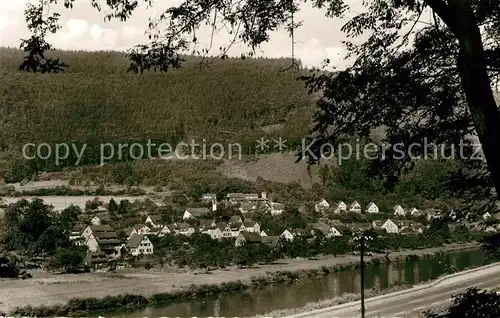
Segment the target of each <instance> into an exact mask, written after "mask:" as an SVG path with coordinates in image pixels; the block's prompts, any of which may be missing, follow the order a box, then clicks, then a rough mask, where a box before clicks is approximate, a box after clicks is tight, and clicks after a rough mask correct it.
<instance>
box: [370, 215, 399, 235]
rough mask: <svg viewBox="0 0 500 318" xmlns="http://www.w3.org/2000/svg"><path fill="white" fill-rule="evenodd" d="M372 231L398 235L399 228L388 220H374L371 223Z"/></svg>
mask: <svg viewBox="0 0 500 318" xmlns="http://www.w3.org/2000/svg"><path fill="white" fill-rule="evenodd" d="M372 226H373V228H374V229H384V230H385V231H386V232H387V233H391V234H398V233H399V227H398V225H397V224H396V223H394V222H393V221H392V220H390V219H388V220H386V221H381V220H376V221H373V222H372Z"/></svg>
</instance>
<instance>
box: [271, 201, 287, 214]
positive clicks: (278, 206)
mask: <svg viewBox="0 0 500 318" xmlns="http://www.w3.org/2000/svg"><path fill="white" fill-rule="evenodd" d="M269 208H270V210H271V215H280V214H282V213H283V211H285V205H284V204H283V203H278V202H271V203H269Z"/></svg>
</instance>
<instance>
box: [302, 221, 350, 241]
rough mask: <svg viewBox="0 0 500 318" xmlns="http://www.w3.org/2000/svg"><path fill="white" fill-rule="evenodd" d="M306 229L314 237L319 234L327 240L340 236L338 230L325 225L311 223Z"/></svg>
mask: <svg viewBox="0 0 500 318" xmlns="http://www.w3.org/2000/svg"><path fill="white" fill-rule="evenodd" d="M308 227H309V229H310V232H311V234H312V235H316V233H317V232H321V233H322V235H324V236H325V237H327V238H332V237H336V236H342V233H341V232H340V231H339V230H337V229H336V228H335V227H333V226H330V225H328V224H325V223H311V224H309V226H308Z"/></svg>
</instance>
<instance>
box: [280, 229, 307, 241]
mask: <svg viewBox="0 0 500 318" xmlns="http://www.w3.org/2000/svg"><path fill="white" fill-rule="evenodd" d="M311 236H312V235H311V233H310V232H307V231H306V230H304V229H291V230H288V229H287V230H284V231H283V233H281V235H280V237H281V238H282V239H285V240H287V241H293V240H294V239H295V238H297V237H305V238H309V237H311Z"/></svg>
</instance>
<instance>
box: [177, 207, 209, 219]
mask: <svg viewBox="0 0 500 318" xmlns="http://www.w3.org/2000/svg"><path fill="white" fill-rule="evenodd" d="M209 213H210V209H209V208H186V210H185V211H184V215H183V216H182V219H183V220H187V219H197V218H201V217H203V216H206V215H207V214H209Z"/></svg>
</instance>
